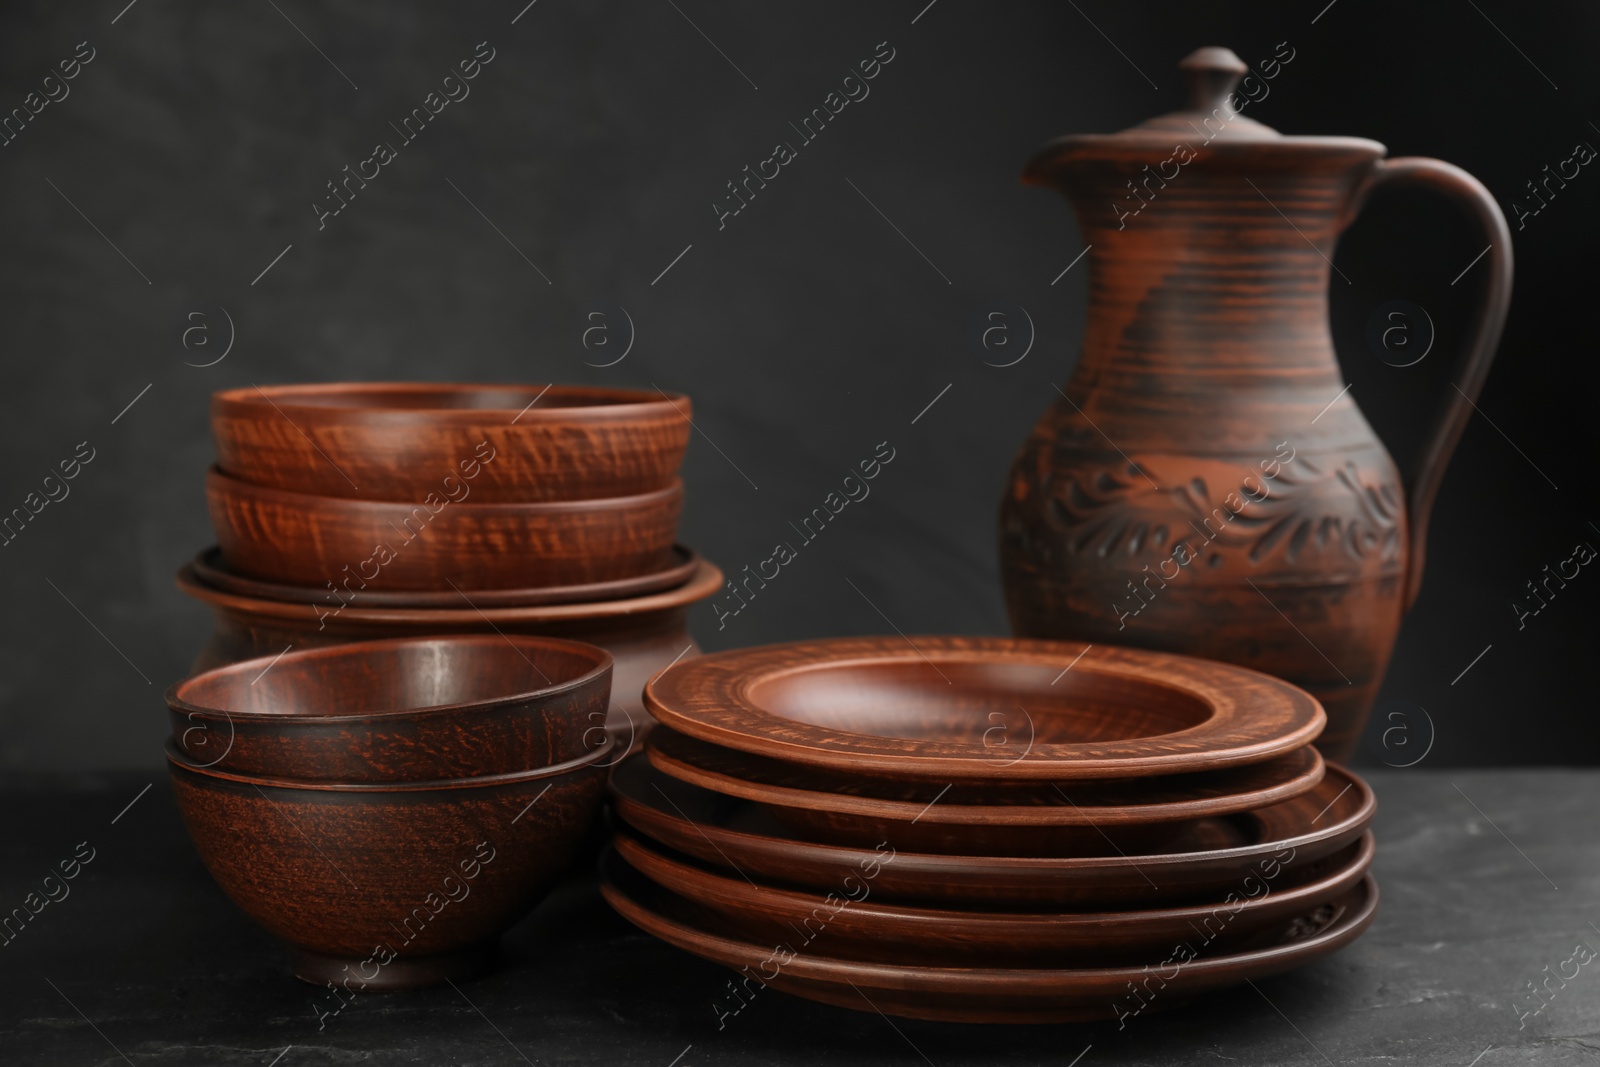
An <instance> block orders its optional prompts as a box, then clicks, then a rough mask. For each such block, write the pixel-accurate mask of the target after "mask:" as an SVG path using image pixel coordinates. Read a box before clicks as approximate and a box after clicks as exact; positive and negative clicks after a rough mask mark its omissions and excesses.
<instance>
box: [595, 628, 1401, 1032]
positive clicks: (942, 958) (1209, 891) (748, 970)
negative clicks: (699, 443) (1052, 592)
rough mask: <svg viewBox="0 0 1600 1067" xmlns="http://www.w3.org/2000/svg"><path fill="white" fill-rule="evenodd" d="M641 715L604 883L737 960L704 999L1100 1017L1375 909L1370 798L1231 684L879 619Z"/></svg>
mask: <svg viewBox="0 0 1600 1067" xmlns="http://www.w3.org/2000/svg"><path fill="white" fill-rule="evenodd" d="M645 704H646V707H647V708H648V710H649V711H650V713H651V714H652V715H653V716H654V717H655V718H656V719H657V720H658V723H659V725H658V726H657V727H656V728H655V729H654V730H653V731H651V733H650V734H649V737H648V739H647V740H646V742H645V747H644V752H643V753H640V754H639V755H635V756H633V757H631V758H630V759H628V760H627V761H626V762H625V763H623V764H622V765H621V766H620V767H619V768H618V769H617V771H616V772H615V773H614V775H613V777H612V782H611V791H612V799H613V804H614V807H615V810H616V814H617V817H618V819H619V821H620V822H621V823H622V824H623V828H622V829H620V830H619V831H618V833H617V835H616V839H615V842H614V850H613V853H612V854H611V855H610V856H609V857H608V858H607V860H606V861H605V867H604V872H603V873H604V884H603V887H602V889H603V892H604V893H605V894H606V897H607V899H608V900H610V901H611V903H612V905H613V906H614V907H615V908H616V909H617V910H618V911H619V912H621V913H622V914H623V915H624V916H625V917H626V918H628V919H629V920H630V921H632V922H633V923H635V924H636V925H638V926H639V927H640V928H642V929H644V930H647V931H649V932H650V933H652V934H655V935H656V936H658V937H661V938H663V939H665V940H667V941H670V942H671V943H673V944H675V945H677V946H679V947H681V948H683V949H685V950H687V951H689V952H693V953H695V954H696V955H700V956H704V957H705V958H707V959H711V960H715V961H717V962H720V963H724V964H727V965H729V966H731V967H733V968H735V969H736V970H737V971H738V972H739V974H738V976H737V977H736V978H735V979H734V980H733V981H732V982H730V983H729V988H728V990H726V991H725V992H726V996H725V997H724V998H723V999H724V1000H725V1001H726V1004H725V1006H724V1008H725V1010H726V1011H727V1012H729V1013H734V1012H737V1011H738V1010H739V1009H740V1007H741V1005H742V1004H743V1003H744V1002H745V1001H746V1000H748V999H749V997H751V996H753V995H755V994H756V993H757V992H759V990H760V989H762V988H763V987H766V986H771V987H773V988H775V989H780V990H785V991H788V992H791V993H794V994H796V995H798V996H803V997H808V998H810V999H814V1000H820V1001H823V1002H825V1003H830V1004H836V1005H839V1006H842V1007H848V1008H854V1009H856V1010H860V1011H881V1012H884V1013H886V1014H891V1015H904V1016H908V1017H912V1018H926V1019H942V1020H949V1021H969V1022H1052V1021H1072V1020H1085V1019H1098V1018H1118V1017H1124V1018H1125V1017H1127V1016H1129V1015H1138V1014H1140V1013H1142V1012H1144V1011H1147V1010H1148V1011H1159V1010H1162V1009H1165V1008H1168V1007H1172V1006H1174V1005H1177V1004H1181V1003H1183V1002H1185V1001H1186V1000H1188V999H1190V998H1192V997H1194V996H1195V995H1196V994H1198V993H1201V992H1204V991H1206V990H1209V989H1213V988H1217V987H1219V986H1223V985H1229V984H1235V983H1239V982H1243V981H1244V980H1245V979H1253V978H1256V977H1259V976H1262V975H1267V974H1272V973H1275V972H1278V971H1281V970H1285V969H1288V968H1290V967H1293V966H1296V965H1298V964H1300V963H1303V962H1305V961H1307V960H1309V959H1312V958H1315V957H1316V956H1319V955H1322V954H1324V953H1327V952H1331V951H1333V950H1334V949H1337V948H1339V947H1341V946H1342V945H1345V944H1348V943H1349V942H1350V941H1351V940H1353V939H1354V938H1355V937H1357V936H1358V935H1359V934H1360V933H1361V932H1362V930H1364V929H1365V928H1366V926H1367V925H1368V923H1370V922H1371V919H1372V916H1373V913H1374V910H1375V908H1376V905H1377V887H1376V885H1375V884H1374V882H1373V881H1372V878H1371V875H1370V874H1369V873H1368V867H1369V866H1370V864H1371V862H1372V855H1373V845H1372V839H1371V835H1370V834H1369V833H1368V832H1367V824H1368V823H1369V822H1370V820H1371V818H1372V815H1373V811H1374V802H1373V798H1372V795H1371V792H1370V791H1369V790H1368V789H1367V787H1366V785H1365V784H1364V783H1362V782H1361V781H1360V779H1358V778H1357V777H1356V776H1355V775H1353V774H1351V773H1350V772H1348V771H1345V770H1343V769H1341V768H1338V767H1334V766H1329V765H1327V764H1325V763H1324V762H1323V759H1322V756H1321V755H1320V754H1319V753H1318V752H1317V750H1316V748H1315V747H1314V746H1313V745H1312V741H1313V740H1314V739H1315V738H1316V737H1317V736H1318V734H1319V733H1320V732H1321V730H1322V727H1323V725H1324V722H1325V716H1324V714H1323V711H1322V708H1321V707H1320V706H1319V705H1318V704H1317V702H1316V700H1315V699H1313V698H1312V697H1310V696H1309V695H1308V694H1306V693H1305V692H1304V691H1303V690H1300V689H1298V688H1296V687H1294V686H1292V685H1289V684H1288V683H1286V682H1283V681H1280V680H1278V679H1276V678H1271V677H1268V676H1266V675H1263V674H1258V673H1257V672H1255V671H1251V670H1247V669H1244V668H1239V667H1233V666H1229V665H1225V664H1221V663H1215V662H1210V661H1206V660H1200V659H1193V658H1189V657H1186V656H1179V655H1174V654H1170V653H1160V652H1147V651H1141V650H1137V649H1124V648H1114V647H1107V646H1101V645H1092V646H1091V645H1085V644H1080V643H1076V642H1048V641H1030V640H1022V639H1016V638H957V637H910V638H906V637H902V636H898V635H897V636H894V637H884V638H848V639H838V640H826V641H812V642H802V643H796V644H786V645H773V646H768V647H764V648H755V649H742V650H737V651H733V652H721V653H715V654H713V655H709V656H704V657H701V658H699V659H696V660H693V661H689V662H684V663H680V664H676V665H674V666H672V667H670V668H668V669H667V670H666V671H664V672H662V673H661V674H659V675H657V676H656V678H654V679H653V680H652V681H651V682H650V684H649V685H648V686H647V687H646V688H645ZM1130 983H1132V984H1131V985H1130ZM1133 990H1137V992H1136V993H1134V992H1131V991H1133ZM721 1010H724V1009H723V1008H719V1011H721Z"/></svg>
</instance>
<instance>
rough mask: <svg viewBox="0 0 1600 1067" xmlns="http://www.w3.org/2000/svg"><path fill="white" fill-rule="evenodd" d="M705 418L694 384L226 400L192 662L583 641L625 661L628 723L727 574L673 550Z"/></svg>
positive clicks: (215, 428) (280, 392)
mask: <svg viewBox="0 0 1600 1067" xmlns="http://www.w3.org/2000/svg"><path fill="white" fill-rule="evenodd" d="M689 417H690V407H689V399H688V398H687V397H685V396H682V395H678V394H667V393H661V392H655V391H651V392H641V391H633V390H622V389H598V388H586V387H567V386H555V385H552V386H544V385H527V386H521V385H448V384H429V383H397V384H336V385H290V386H274V387H268V388H258V387H250V388H246V389H236V390H230V391H227V392H221V393H217V394H216V395H215V396H213V398H212V403H211V423H212V432H213V436H214V438H215V442H216V450H217V464H216V466H215V467H214V468H212V469H211V471H210V472H209V473H208V474H207V477H206V497H207V502H208V505H209V508H210V513H211V521H212V525H213V527H214V528H215V531H216V536H217V547H215V548H213V549H210V550H208V551H205V552H202V553H200V554H199V555H198V556H197V557H196V558H195V560H194V561H193V562H192V563H191V564H189V565H188V566H186V567H184V568H183V570H182V571H180V572H179V576H178V584H179V586H180V588H181V589H182V590H183V591H184V592H186V593H188V594H189V595H191V596H194V597H195V598H197V599H199V600H201V601H203V602H205V603H206V604H208V605H209V606H210V607H211V608H212V610H213V612H214V614H215V617H216V632H215V635H214V637H213V639H212V642H211V644H210V645H209V646H208V647H207V648H206V650H205V651H204V652H203V653H202V654H201V656H200V658H199V660H198V661H197V662H196V664H195V669H197V670H199V669H204V668H206V667H210V666H215V665H217V664H220V663H227V662H233V661H237V660H239V659H244V658H248V657H251V656H256V655H271V654H276V653H277V652H279V651H281V650H283V649H284V648H287V647H293V648H296V649H299V648H306V647H312V646H316V645H328V644H333V643H338V642H344V641H352V640H361V639H370V638H380V637H397V636H406V635H422V634H444V633H462V632H474V631H475V632H492V631H500V632H504V633H536V634H546V635H553V636H565V637H573V638H578V639H581V640H586V641H591V642H594V643H596V644H599V645H601V646H602V647H605V648H606V649H608V650H609V651H610V652H611V653H612V654H613V656H615V658H616V663H617V668H616V674H617V677H616V685H615V693H616V698H617V703H618V707H617V708H615V709H614V710H613V713H612V715H613V721H614V727H615V728H618V729H623V728H630V727H628V726H627V724H628V723H629V721H630V720H631V719H632V718H637V716H634V715H630V712H632V711H635V710H636V709H638V707H639V703H638V694H639V691H640V689H641V688H642V687H643V684H644V682H645V680H646V679H647V678H648V677H649V676H650V675H651V674H652V673H654V672H655V671H656V670H658V669H659V668H661V667H662V666H665V665H666V664H667V663H669V662H672V661H673V659H674V658H675V657H678V656H682V655H686V654H693V652H694V651H695V649H694V648H693V646H692V642H691V640H690V638H689V636H688V632H687V628H686V625H685V614H686V611H687V608H688V606H689V605H690V604H692V603H694V602H696V601H698V600H701V599H704V598H706V597H708V596H711V595H712V594H713V593H715V592H716V591H717V589H718V588H719V587H720V586H721V582H722V577H721V573H720V572H719V571H718V570H717V569H716V568H715V567H714V566H712V565H710V564H709V563H706V562H704V561H702V560H700V559H699V557H697V556H696V555H695V554H694V553H693V552H691V551H689V550H688V549H686V548H684V547H682V546H681V545H678V544H676V534H677V527H678V519H679V515H680V513H681V511H682V507H683V483H682V482H681V480H680V479H679V477H678V470H679V466H680V464H681V463H682V460H683V454H684V449H685V447H686V446H687V443H688V438H689V433H690V423H689Z"/></svg>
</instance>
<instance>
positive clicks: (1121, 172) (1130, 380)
mask: <svg viewBox="0 0 1600 1067" xmlns="http://www.w3.org/2000/svg"><path fill="white" fill-rule="evenodd" d="M1251 154H1253V153H1244V152H1234V153H1229V154H1228V155H1229V156H1231V157H1236V158H1235V159H1232V160H1224V161H1223V162H1225V163H1226V162H1247V161H1248V162H1253V164H1254V165H1251V166H1241V165H1233V166H1229V165H1222V166H1219V165H1217V160H1216V159H1215V158H1213V159H1210V160H1202V161H1201V164H1203V165H1196V166H1193V167H1189V166H1185V165H1184V164H1185V161H1184V160H1183V158H1182V153H1181V151H1180V150H1178V149H1174V154H1173V155H1172V156H1171V157H1159V156H1158V157H1156V158H1155V159H1153V160H1152V159H1149V158H1143V159H1141V158H1137V157H1135V158H1131V159H1121V160H1118V159H1107V160H1092V161H1091V160H1081V161H1079V162H1077V163H1075V164H1074V165H1073V166H1072V167H1071V168H1068V169H1063V170H1062V171H1059V172H1057V174H1056V175H1054V176H1053V177H1052V180H1051V184H1054V185H1056V186H1057V187H1058V188H1060V189H1061V191H1062V192H1064V193H1065V194H1066V195H1067V197H1068V198H1069V199H1070V200H1071V202H1072V204H1073V207H1074V209H1075V211H1076V213H1077V216H1078V221H1079V224H1080V227H1081V229H1082V232H1083V238H1084V240H1085V242H1087V243H1088V244H1089V245H1090V246H1091V250H1090V252H1089V272H1088V274H1089V318H1088V325H1087V328H1086V331H1085V337H1084V347H1083V357H1082V361H1081V362H1080V365H1079V367H1080V369H1079V372H1078V374H1079V377H1080V378H1082V377H1084V376H1088V377H1091V378H1092V379H1093V380H1094V382H1095V384H1096V386H1097V387H1100V388H1113V389H1123V388H1126V389H1128V390H1132V391H1142V392H1150V391H1152V390H1157V391H1161V392H1168V391H1171V390H1172V389H1174V388H1180V387H1181V388H1190V389H1195V390H1204V389H1207V388H1209V387H1215V388H1217V389H1226V390H1229V391H1235V392H1236V391H1238V390H1240V389H1250V388H1254V387H1263V388H1274V389H1281V388H1283V387H1284V386H1285V385H1286V384H1289V385H1292V384H1293V383H1295V382H1299V383H1302V384H1304V385H1305V386H1306V387H1307V388H1308V389H1311V390H1315V391H1323V390H1326V388H1327V386H1328V385H1329V384H1330V383H1334V382H1337V381H1338V380H1339V368H1338V362H1337V359H1336V357H1335V354H1334V349H1333V342H1332V337H1331V335H1330V332H1329V327H1328V286H1329V284H1330V282H1331V283H1332V284H1334V285H1344V284H1349V280H1348V279H1347V278H1345V277H1344V276H1343V275H1342V273H1341V272H1339V271H1338V270H1337V268H1336V267H1335V266H1334V264H1333V255H1334V248H1335V246H1336V244H1337V241H1338V237H1339V234H1340V232H1341V231H1342V230H1343V229H1344V227H1345V225H1346V224H1347V223H1348V221H1349V220H1350V218H1351V217H1353V212H1354V209H1355V206H1356V205H1355V204H1354V203H1353V200H1354V198H1355V196H1356V193H1357V190H1358V189H1360V187H1361V185H1362V182H1363V179H1364V178H1365V176H1366V175H1367V173H1368V172H1369V171H1370V169H1371V165H1372V160H1371V158H1370V154H1368V153H1362V156H1361V158H1358V159H1356V160H1349V161H1344V163H1343V165H1337V164H1338V163H1339V161H1337V160H1335V161H1333V162H1334V163H1335V164H1336V165H1328V162H1327V161H1322V165H1317V166H1305V165H1303V163H1304V161H1303V160H1296V159H1294V158H1292V157H1288V156H1285V155H1284V154H1282V153H1277V154H1276V155H1277V158H1276V159H1273V158H1272V155H1273V154H1271V153H1267V154H1266V155H1267V159H1266V160H1265V163H1266V165H1262V163H1263V160H1262V159H1260V158H1257V159H1255V160H1253V161H1251V160H1246V159H1239V158H1237V157H1246V156H1248V155H1251ZM1163 164H1165V165H1163ZM1285 164H1287V165H1285Z"/></svg>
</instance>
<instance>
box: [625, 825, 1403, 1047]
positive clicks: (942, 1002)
mask: <svg viewBox="0 0 1600 1067" xmlns="http://www.w3.org/2000/svg"><path fill="white" fill-rule="evenodd" d="M603 874H604V880H603V881H602V883H601V887H600V891H601V893H602V894H603V895H604V896H605V898H606V900H607V902H608V903H610V904H611V906H612V907H613V908H615V909H616V910H617V912H618V913H619V914H620V915H621V916H622V917H623V918H625V919H627V920H628V921H629V922H631V923H633V924H634V925H635V926H637V927H639V928H640V929H641V930H644V931H645V932H646V933H649V934H653V935H655V936H656V937H659V938H661V939H662V940H663V941H666V942H667V943H669V944H672V945H675V946H677V947H678V948H681V949H683V950H684V951H686V952H689V953H691V954H693V955H696V956H699V957H701V958H703V959H708V960H711V961H713V962H715V963H721V964H724V965H726V966H728V967H732V968H735V969H736V970H738V971H739V972H740V979H739V983H738V984H739V985H743V986H744V988H745V989H746V990H748V991H749V992H750V993H753V992H758V991H759V990H760V989H761V987H762V986H763V985H770V986H771V987H772V988H774V989H778V990H781V991H783V992H786V993H792V994H794V995H796V996H801V997H805V998H807V999H809V1000H818V1001H821V1002H823V1003H825V1004H833V1005H835V1006H837V1007H842V1008H852V1009H854V1010H857V1011H876V1012H881V1013H883V1014H885V1015H898V1016H902V1017H905V1018H909V1019H930V1020H935V1021H942V1022H969V1023H1051V1022H1084V1021H1089V1020H1095V1019H1113V1018H1124V1019H1125V1018H1127V1017H1129V1016H1135V1015H1139V1014H1145V1013H1151V1012H1156V1011H1164V1010H1166V1009H1168V1008H1172V1007H1176V1006H1178V1005H1179V1004H1182V1003H1185V1002H1186V1001H1188V1000H1190V999H1192V998H1194V997H1195V996H1198V995H1200V994H1202V993H1206V992H1209V991H1212V990H1215V989H1221V988H1224V987H1227V986H1231V985H1237V984H1239V983H1241V982H1244V981H1247V980H1255V979H1258V978H1264V977H1267V976H1269V975H1273V974H1278V973H1281V972H1283V971H1287V970H1292V969H1293V968H1295V967H1299V966H1301V965H1303V964H1305V963H1308V962H1309V961H1311V960H1313V959H1316V958H1317V957H1319V956H1324V955H1326V954H1328V953H1330V952H1334V951H1336V950H1338V949H1340V948H1343V947H1344V946H1345V945H1348V944H1349V943H1350V942H1352V941H1354V940H1355V939H1356V938H1357V937H1359V936H1360V935H1361V933H1362V932H1363V931H1364V930H1366V928H1367V927H1368V926H1369V925H1371V923H1372V917H1373V915H1374V913H1375V912H1376V911H1377V907H1378V886H1377V883H1376V882H1374V881H1373V879H1372V876H1371V875H1370V874H1368V875H1367V876H1366V877H1365V878H1363V879H1362V880H1361V882H1360V884H1358V885H1357V886H1356V887H1355V888H1354V889H1352V890H1351V891H1350V892H1348V893H1347V894H1345V895H1344V896H1343V897H1341V898H1339V899H1338V900H1335V901H1331V902H1329V903H1326V904H1323V905H1321V906H1319V907H1317V908H1315V909H1313V910H1312V911H1310V912H1308V913H1307V914H1305V915H1301V916H1297V917H1296V918H1294V919H1291V920H1289V921H1287V922H1285V923H1283V924H1281V925H1280V926H1279V927H1277V928H1276V929H1274V930H1271V931H1269V932H1266V933H1263V934H1260V935H1257V937H1256V938H1255V939H1254V940H1253V942H1252V943H1251V944H1250V945H1248V946H1247V947H1244V948H1241V949H1240V950H1238V951H1235V952H1227V953H1220V954H1216V955H1212V954H1207V953H1204V952H1203V951H1201V949H1202V946H1199V945H1197V944H1195V943H1196V942H1199V941H1200V940H1201V939H1200V938H1199V937H1198V936H1195V935H1191V936H1190V938H1189V939H1188V940H1187V941H1183V942H1177V943H1174V945H1173V946H1171V947H1170V948H1169V949H1168V950H1167V952H1165V953H1162V954H1158V956H1157V957H1156V958H1154V959H1151V960H1149V961H1147V962H1146V963H1144V964H1142V965H1141V966H1138V967H1085V968H1016V967H1007V968H1000V967H993V968H984V967H980V968H975V967H931V966H926V965H918V964H912V963H900V962H896V961H890V960H887V959H886V960H884V961H881V962H876V963H873V962H867V961H862V960H845V959H839V958H837V957H832V956H825V955H821V954H820V953H819V951H818V948H817V946H816V945H815V944H814V943H813V942H807V941H805V940H804V938H803V937H802V936H801V935H799V934H796V935H794V936H793V937H791V938H790V939H789V940H788V941H785V942H782V943H779V944H777V945H772V944H767V943H764V942H757V941H752V940H747V939H744V938H739V937H735V936H731V935H729V934H726V933H724V932H723V931H722V929H721V927H720V926H719V925H718V923H717V920H716V917H715V916H714V915H712V914H710V913H708V912H707V911H706V910H705V909H703V908H700V907H698V906H697V905H695V904H694V903H693V902H691V901H688V900H685V899H683V898H682V897H679V896H676V895H675V894H672V893H669V892H667V891H666V890H665V889H662V888H661V887H660V886H657V885H656V884H655V883H653V882H651V881H650V880H649V879H648V878H645V877H644V876H643V875H640V874H639V873H638V872H637V871H634V870H633V869H632V868H630V867H628V865H627V864H626V863H623V862H622V861H621V860H620V859H618V858H617V857H616V855H615V854H614V853H613V854H611V855H610V856H609V857H608V858H607V861H606V863H605V865H604V868H603ZM1180 944H1181V945H1186V946H1187V947H1188V950H1189V951H1190V952H1196V953H1198V958H1192V959H1187V960H1185V959H1184V958H1183V957H1184V955H1185V954H1184V953H1182V952H1181V950H1179V947H1178V946H1179V945H1180ZM896 947H897V946H894V945H885V946H884V955H885V956H888V955H890V954H892V953H893V952H894V951H895V950H896ZM824 950H825V946H824ZM732 984H733V983H730V985H732ZM736 988H737V986H736ZM1135 988H1137V989H1140V990H1143V991H1144V992H1143V994H1142V996H1141V995H1139V994H1136V993H1135V992H1133V991H1132V990H1134V989H1135ZM747 995H748V994H747ZM740 1003H742V1001H740V1000H738V999H735V998H734V996H733V995H732V994H729V995H728V996H727V997H726V1008H727V1010H728V1011H730V1012H731V1011H733V1010H735V1009H737V1007H738V1006H739V1004H740ZM719 1010H720V1009H719Z"/></svg>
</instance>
